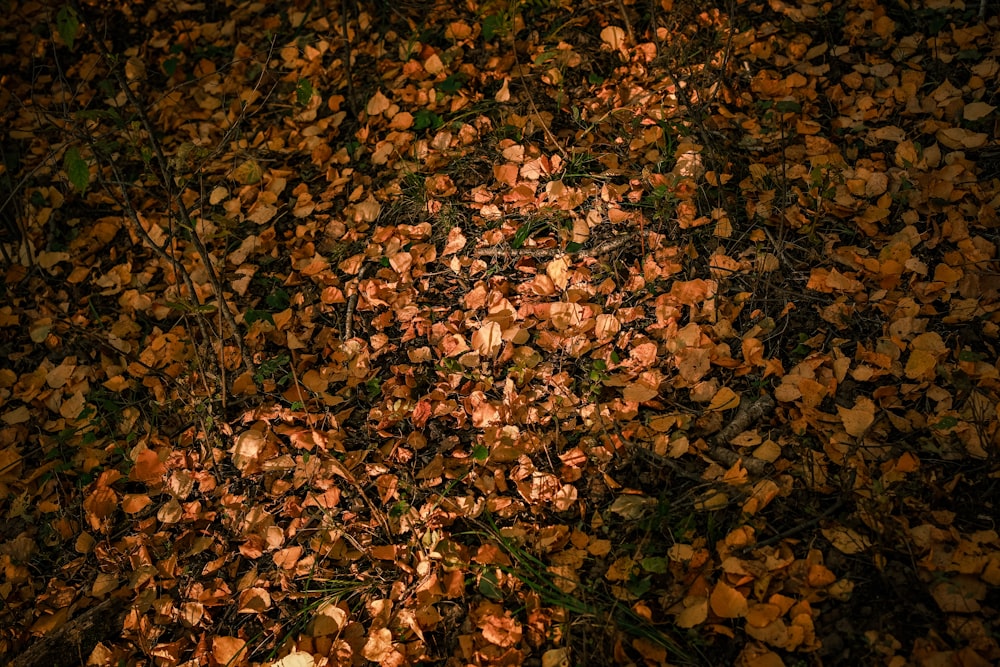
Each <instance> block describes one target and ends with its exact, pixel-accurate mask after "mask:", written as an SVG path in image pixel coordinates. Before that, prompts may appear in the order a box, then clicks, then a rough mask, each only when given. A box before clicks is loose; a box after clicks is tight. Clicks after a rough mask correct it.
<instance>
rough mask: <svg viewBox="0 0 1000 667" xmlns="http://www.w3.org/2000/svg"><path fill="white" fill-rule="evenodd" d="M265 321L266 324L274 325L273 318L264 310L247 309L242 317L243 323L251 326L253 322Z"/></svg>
mask: <svg viewBox="0 0 1000 667" xmlns="http://www.w3.org/2000/svg"><path fill="white" fill-rule="evenodd" d="M261 320H263V321H265V322H267V323H268V324H271V325H273V324H274V318H273V317H272V316H271V313H269V312H267V311H266V310H254V309H253V308H248V309H247V312H246V314H245V315H243V321H244V322H246V323H247V324H253V323H254V322H259V321H261Z"/></svg>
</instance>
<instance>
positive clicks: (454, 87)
mask: <svg viewBox="0 0 1000 667" xmlns="http://www.w3.org/2000/svg"><path fill="white" fill-rule="evenodd" d="M467 78H468V77H466V76H465V75H464V74H462V73H461V72H457V73H455V74H449V75H448V78H447V79H445V80H444V81H442V82H441V83H439V84H438V89H439V90H443V91H444V92H446V93H457V92H458V91H459V90H460V89H461V88H462V86H463V85H464V84H465V80H466V79H467Z"/></svg>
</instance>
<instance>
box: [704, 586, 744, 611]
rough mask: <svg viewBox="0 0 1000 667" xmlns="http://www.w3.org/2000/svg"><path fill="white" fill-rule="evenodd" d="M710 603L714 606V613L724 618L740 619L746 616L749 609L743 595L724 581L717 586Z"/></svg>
mask: <svg viewBox="0 0 1000 667" xmlns="http://www.w3.org/2000/svg"><path fill="white" fill-rule="evenodd" d="M709 602H710V603H711V605H712V612H713V613H714V614H715V615H716V616H721V617H722V618H740V617H742V616H746V615H747V611H748V609H749V605H748V604H747V599H746V598H745V597H743V594H742V593H740V592H739V591H738V590H736V589H735V588H733V587H732V586H728V585H726V584H725V583H724V582H722V581H719V582H717V583H716V584H715V588H714V589H712V595H711V597H710V598H709Z"/></svg>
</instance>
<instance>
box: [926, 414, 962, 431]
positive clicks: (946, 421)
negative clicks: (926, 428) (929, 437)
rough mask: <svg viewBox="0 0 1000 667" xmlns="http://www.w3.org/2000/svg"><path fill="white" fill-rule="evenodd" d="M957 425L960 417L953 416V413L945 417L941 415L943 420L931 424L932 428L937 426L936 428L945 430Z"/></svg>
mask: <svg viewBox="0 0 1000 667" xmlns="http://www.w3.org/2000/svg"><path fill="white" fill-rule="evenodd" d="M955 426H958V418H956V417H952V416H951V415H947V416H945V417H941V420H940V421H938V423H936V424H931V428H936V429H938V430H940V431H943V430H945V429H949V428H954V427H955Z"/></svg>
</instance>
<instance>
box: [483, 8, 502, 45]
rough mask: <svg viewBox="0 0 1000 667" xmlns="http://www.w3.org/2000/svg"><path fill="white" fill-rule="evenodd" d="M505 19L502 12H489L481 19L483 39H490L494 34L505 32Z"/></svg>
mask: <svg viewBox="0 0 1000 667" xmlns="http://www.w3.org/2000/svg"><path fill="white" fill-rule="evenodd" d="M506 25H507V20H506V17H504V15H503V14H490V15H489V16H487V17H486V18H485V19H483V39H485V40H486V41H487V42H489V41H491V40H492V39H493V38H494V37H495V36H497V35H499V34H502V33H504V32H507V28H506Z"/></svg>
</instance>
